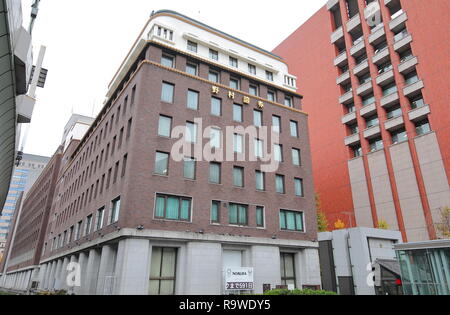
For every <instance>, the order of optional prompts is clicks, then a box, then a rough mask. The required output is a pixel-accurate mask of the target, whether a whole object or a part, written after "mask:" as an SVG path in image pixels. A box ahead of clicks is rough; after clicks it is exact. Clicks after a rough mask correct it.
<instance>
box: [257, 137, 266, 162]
mask: <svg viewBox="0 0 450 315" xmlns="http://www.w3.org/2000/svg"><path fill="white" fill-rule="evenodd" d="M255 158H260V159H262V158H264V141H263V140H259V139H255Z"/></svg>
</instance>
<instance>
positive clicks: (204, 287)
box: [177, 242, 223, 295]
mask: <svg viewBox="0 0 450 315" xmlns="http://www.w3.org/2000/svg"><path fill="white" fill-rule="evenodd" d="M177 260H178V261H180V259H177ZM180 267H181V266H180ZM177 270H180V269H179V268H178V266H177ZM177 277H178V278H181V277H184V279H185V286H184V290H183V291H182V292H177V293H179V294H186V295H220V294H222V291H223V290H222V245H221V244H220V243H204V242H191V243H189V244H188V245H187V247H186V267H185V268H184V270H181V272H179V273H177Z"/></svg>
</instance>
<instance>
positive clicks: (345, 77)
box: [336, 71, 350, 85]
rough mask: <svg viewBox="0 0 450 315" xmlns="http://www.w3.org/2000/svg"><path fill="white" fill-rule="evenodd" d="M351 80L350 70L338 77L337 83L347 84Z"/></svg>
mask: <svg viewBox="0 0 450 315" xmlns="http://www.w3.org/2000/svg"><path fill="white" fill-rule="evenodd" d="M349 82H350V71H347V72H345V73H343V74H342V75H341V76H339V77H338V78H337V79H336V84H337V85H339V84H347V83H349Z"/></svg>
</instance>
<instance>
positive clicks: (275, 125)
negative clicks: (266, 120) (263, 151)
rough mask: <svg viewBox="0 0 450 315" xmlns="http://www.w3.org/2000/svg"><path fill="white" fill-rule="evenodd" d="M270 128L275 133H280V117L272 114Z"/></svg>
mask: <svg viewBox="0 0 450 315" xmlns="http://www.w3.org/2000/svg"><path fill="white" fill-rule="evenodd" d="M272 130H273V132H276V133H281V117H279V116H275V115H274V116H272Z"/></svg>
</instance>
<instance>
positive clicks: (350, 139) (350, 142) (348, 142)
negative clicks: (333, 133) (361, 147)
mask: <svg viewBox="0 0 450 315" xmlns="http://www.w3.org/2000/svg"><path fill="white" fill-rule="evenodd" d="M344 143H345V145H347V146H351V145H354V144H356V143H359V132H358V133H355V134H354V135H351V136H348V137H346V138H345V140H344Z"/></svg>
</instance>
